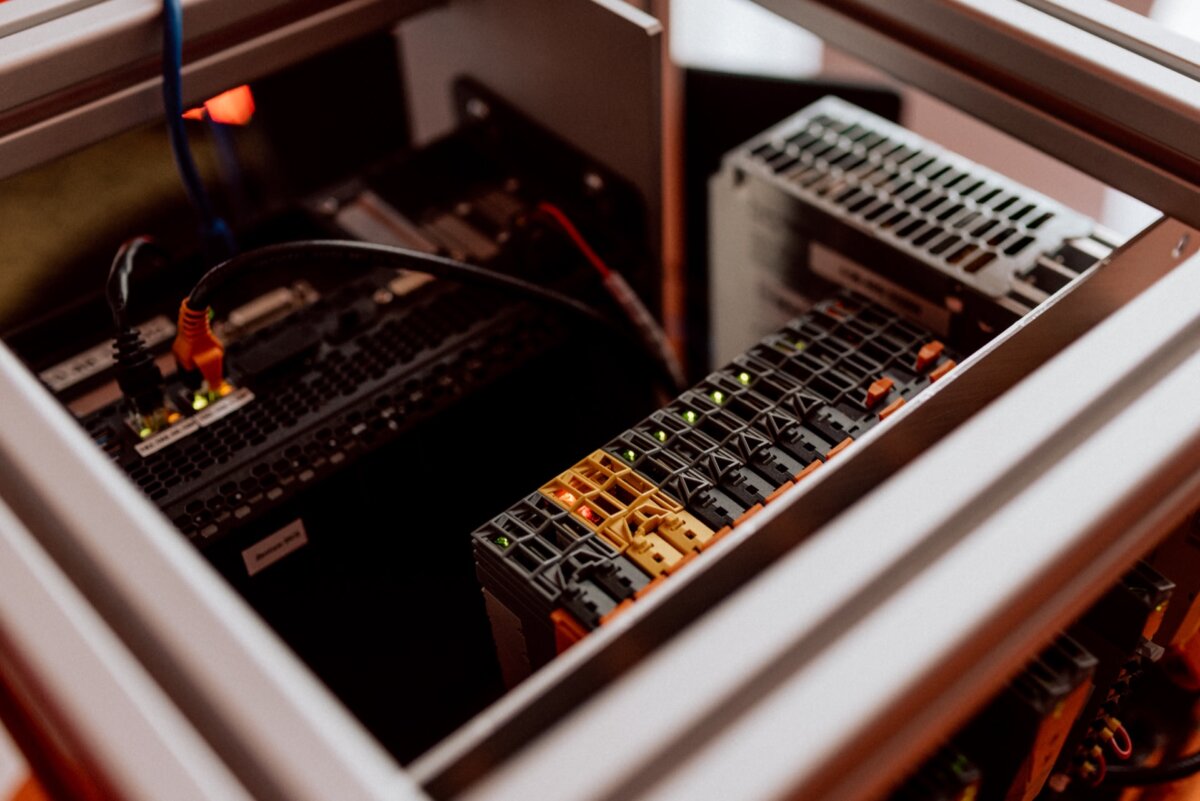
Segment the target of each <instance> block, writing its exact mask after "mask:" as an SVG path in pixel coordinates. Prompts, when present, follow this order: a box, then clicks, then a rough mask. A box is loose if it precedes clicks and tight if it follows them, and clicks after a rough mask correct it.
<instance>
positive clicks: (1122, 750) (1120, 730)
mask: <svg viewBox="0 0 1200 801" xmlns="http://www.w3.org/2000/svg"><path fill="white" fill-rule="evenodd" d="M1118 737H1120V738H1121V739H1122V740H1123V741H1124V742H1125V744H1124V745H1117V738H1118ZM1108 744H1109V745H1111V746H1112V750H1113V752H1115V753H1116V755H1117V756H1119V757H1120V758H1121V759H1129V757H1131V756H1133V740H1132V739H1131V738H1130V737H1129V731H1128V730H1127V729H1126V728H1125V727H1124V726H1117V727H1116V728H1115V729H1113V736H1112V739H1110V740H1109V741H1108Z"/></svg>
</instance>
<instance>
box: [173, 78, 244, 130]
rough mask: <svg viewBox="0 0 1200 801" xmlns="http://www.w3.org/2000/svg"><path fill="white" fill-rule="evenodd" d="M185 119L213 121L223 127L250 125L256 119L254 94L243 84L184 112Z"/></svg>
mask: <svg viewBox="0 0 1200 801" xmlns="http://www.w3.org/2000/svg"><path fill="white" fill-rule="evenodd" d="M183 116H184V119H189V120H204V119H206V118H207V119H211V120H212V121H213V122H219V123H221V124H222V125H249V124H250V120H251V118H253V117H254V93H253V92H251V91H250V87H249V86H246V85H245V84H242V85H241V86H238V87H236V88H234V89H230V90H229V91H228V92H222V93H221V94H219V95H217V96H216V97H212V98H209V99H208V100H205V101H204V105H203V106H200V107H199V108H193V109H189V110H188V111H185V112H183Z"/></svg>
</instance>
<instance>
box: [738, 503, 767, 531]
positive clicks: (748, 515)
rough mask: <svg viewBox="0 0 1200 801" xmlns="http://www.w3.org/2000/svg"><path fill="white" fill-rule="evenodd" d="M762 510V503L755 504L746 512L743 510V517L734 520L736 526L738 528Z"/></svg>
mask: <svg viewBox="0 0 1200 801" xmlns="http://www.w3.org/2000/svg"><path fill="white" fill-rule="evenodd" d="M762 510H763V505H762V504H761V503H756V504H754V505H753V506H751V507H750V508H749V509H747V510H746V511H745V512H743V513H742V516H741V517H739V518H738V519H737V520H734V521H733V526H734V528H737V527H738V526H740V525H741V524H742V523H745V522H746V521H747V520H749V519H750V518H752V517H754V516H755V515H756V514H758V513H759V512H761V511H762Z"/></svg>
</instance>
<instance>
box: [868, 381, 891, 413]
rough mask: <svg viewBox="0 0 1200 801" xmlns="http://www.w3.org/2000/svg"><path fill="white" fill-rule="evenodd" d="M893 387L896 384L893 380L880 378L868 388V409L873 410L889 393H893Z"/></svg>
mask: <svg viewBox="0 0 1200 801" xmlns="http://www.w3.org/2000/svg"><path fill="white" fill-rule="evenodd" d="M893 386H895V384H893V383H892V379H890V378H880V379H878V380H877V381H875V382H874V383H872V384H871V386H869V387H867V399H866V404H867V408H868V409H870V408H872V407H873V406H874V405H875V404H877V403H879V402H880V401H881V400H883V399H884V398H886V397H887V396H888V393H889V392H891V391H892V387H893Z"/></svg>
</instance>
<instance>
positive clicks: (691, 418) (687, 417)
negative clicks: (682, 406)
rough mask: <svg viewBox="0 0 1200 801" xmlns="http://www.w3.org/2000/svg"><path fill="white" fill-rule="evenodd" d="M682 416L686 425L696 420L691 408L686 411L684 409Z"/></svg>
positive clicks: (692, 423)
mask: <svg viewBox="0 0 1200 801" xmlns="http://www.w3.org/2000/svg"><path fill="white" fill-rule="evenodd" d="M682 417H683V419H684V421H685V422H686V423H687V424H688V425H694V424H695V422H696V413H695V412H693V411H692V410H691V409H688V410H687V411H685V412H684V413H683V415H682Z"/></svg>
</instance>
